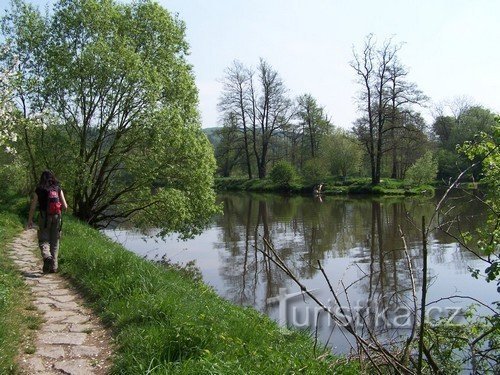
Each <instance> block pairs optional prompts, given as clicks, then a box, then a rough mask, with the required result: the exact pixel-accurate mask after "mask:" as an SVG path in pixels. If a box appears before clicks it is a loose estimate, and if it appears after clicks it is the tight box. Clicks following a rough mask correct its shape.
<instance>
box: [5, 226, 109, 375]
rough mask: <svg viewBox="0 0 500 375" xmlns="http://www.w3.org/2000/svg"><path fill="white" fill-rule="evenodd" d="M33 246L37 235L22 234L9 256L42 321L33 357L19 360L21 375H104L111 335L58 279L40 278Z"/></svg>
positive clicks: (67, 285)
mask: <svg viewBox="0 0 500 375" xmlns="http://www.w3.org/2000/svg"><path fill="white" fill-rule="evenodd" d="M36 241H37V240H36V231H35V230H27V231H24V232H23V233H22V234H21V235H20V236H19V237H17V238H16V239H15V240H14V242H13V243H12V244H11V245H10V248H9V251H8V254H9V256H10V257H11V258H12V259H13V260H14V262H15V263H16V264H17V266H18V268H19V270H20V271H21V272H22V274H23V276H24V279H25V281H26V283H27V284H28V286H29V287H30V288H31V292H32V296H33V304H34V305H35V307H36V308H37V309H38V310H39V311H40V313H41V314H42V317H43V321H44V322H43V323H42V325H41V328H40V330H39V331H38V332H37V334H36V338H35V342H34V345H35V352H34V353H33V354H26V353H21V354H20V359H19V365H20V367H21V369H22V371H23V373H25V374H30V375H31V374H69V375H87V374H99V375H100V374H106V373H107V370H108V369H109V366H110V356H111V339H110V335H109V332H107V331H106V329H105V328H104V327H103V326H102V324H101V323H100V322H99V320H98V319H97V317H96V316H95V315H93V313H92V312H91V311H90V309H88V308H87V307H85V306H84V304H83V300H82V298H81V297H80V296H79V295H78V293H77V292H76V291H75V290H74V289H72V288H71V287H70V285H69V283H68V282H67V281H66V280H65V279H64V278H63V277H62V276H60V275H59V274H55V273H51V274H43V273H42V261H41V257H40V256H39V255H38V246H37V243H36ZM61 250H62V251H64V249H61Z"/></svg>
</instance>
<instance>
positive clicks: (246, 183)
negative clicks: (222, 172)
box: [215, 177, 434, 196]
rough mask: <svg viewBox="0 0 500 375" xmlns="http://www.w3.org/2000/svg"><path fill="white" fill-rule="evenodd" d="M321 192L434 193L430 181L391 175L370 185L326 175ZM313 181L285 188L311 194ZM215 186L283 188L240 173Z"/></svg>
mask: <svg viewBox="0 0 500 375" xmlns="http://www.w3.org/2000/svg"><path fill="white" fill-rule="evenodd" d="M324 182H325V185H324V190H323V194H325V195H347V194H369V195H401V196H403V195H420V194H427V195H428V194H434V188H433V187H432V186H430V185H421V186H408V185H407V184H406V183H405V181H403V180H395V179H391V178H385V179H382V181H381V182H380V184H378V185H375V186H374V185H372V183H371V179H370V178H354V179H348V180H346V181H344V180H338V179H333V178H328V179H326V180H325V181H324ZM314 185H315V184H310V183H304V182H302V183H300V182H297V183H295V184H294V185H293V186H290V187H289V188H287V189H286V190H287V192H288V193H294V194H312V191H313V188H314ZM215 188H216V190H218V191H254V192H283V188H280V187H279V186H276V185H274V184H273V183H272V182H271V180H270V179H268V178H265V179H261V180H260V179H252V180H249V179H247V178H244V177H235V178H232V177H231V178H217V179H216V186H215Z"/></svg>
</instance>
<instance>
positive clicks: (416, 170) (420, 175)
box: [405, 151, 438, 185]
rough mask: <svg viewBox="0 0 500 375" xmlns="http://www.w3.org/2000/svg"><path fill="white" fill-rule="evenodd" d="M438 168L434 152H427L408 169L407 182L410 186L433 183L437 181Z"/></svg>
mask: <svg viewBox="0 0 500 375" xmlns="http://www.w3.org/2000/svg"><path fill="white" fill-rule="evenodd" d="M437 168H438V165H437V161H436V160H435V159H434V157H433V155H432V152H430V151H427V152H426V153H425V154H424V156H422V157H421V158H419V159H417V161H416V162H415V164H413V165H412V166H411V167H410V168H409V169H408V171H407V172H406V178H405V180H406V181H407V182H408V183H409V184H410V185H421V184H427V183H431V182H433V181H434V180H435V179H436V174H437Z"/></svg>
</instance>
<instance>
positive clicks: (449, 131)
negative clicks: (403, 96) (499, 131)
mask: <svg viewBox="0 0 500 375" xmlns="http://www.w3.org/2000/svg"><path fill="white" fill-rule="evenodd" d="M494 127H495V115H494V114H493V113H492V112H491V111H489V110H487V109H485V108H482V107H480V106H472V107H468V108H466V109H465V110H464V111H463V112H462V113H460V114H459V115H457V117H450V116H440V117H438V118H437V119H436V121H435V122H434V124H433V130H434V133H435V134H436V135H437V136H438V141H439V152H438V160H439V173H438V175H439V177H440V178H445V179H448V178H454V177H456V176H457V174H458V173H460V172H461V171H463V170H464V169H466V168H467V166H468V163H467V160H466V159H465V158H464V157H463V154H462V153H457V152H456V150H457V146H459V145H462V144H464V143H466V142H473V141H474V139H475V137H476V136H477V135H478V134H480V133H484V134H489V135H491V134H492V131H493V129H494ZM479 171H480V167H478V168H476V169H474V170H472V171H471V172H472V174H473V175H474V177H475V178H476V179H477V178H478V177H479Z"/></svg>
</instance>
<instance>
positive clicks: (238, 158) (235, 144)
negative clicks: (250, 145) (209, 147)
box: [215, 112, 248, 177]
mask: <svg viewBox="0 0 500 375" xmlns="http://www.w3.org/2000/svg"><path fill="white" fill-rule="evenodd" d="M216 134H217V135H218V136H219V141H218V142H217V145H216V146H215V158H216V160H217V165H218V171H219V173H220V175H221V176H222V177H229V176H231V172H232V170H233V168H234V167H236V166H237V165H240V164H241V163H242V159H244V156H245V152H244V150H245V148H246V146H245V142H244V139H243V138H244V137H242V136H241V133H240V131H239V129H238V123H237V118H236V116H235V115H234V113H231V112H230V113H229V114H228V118H227V119H225V120H224V125H223V126H222V127H221V128H219V129H218V130H217V132H216ZM245 165H246V166H247V167H248V160H247V161H246V162H245Z"/></svg>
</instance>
